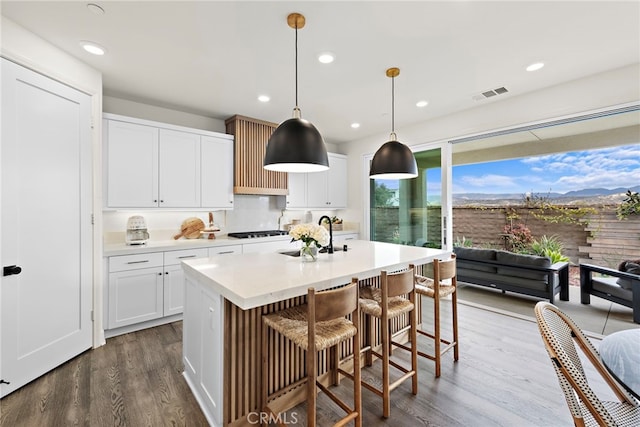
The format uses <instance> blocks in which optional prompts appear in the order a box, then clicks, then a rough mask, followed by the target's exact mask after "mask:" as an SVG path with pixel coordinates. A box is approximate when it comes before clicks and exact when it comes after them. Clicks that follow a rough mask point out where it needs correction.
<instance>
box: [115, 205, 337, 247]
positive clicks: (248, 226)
mask: <svg viewBox="0 0 640 427" xmlns="http://www.w3.org/2000/svg"><path fill="white" fill-rule="evenodd" d="M233 205H234V208H233V210H230V211H212V212H213V220H214V223H215V225H217V226H218V227H220V234H227V233H230V232H237V231H253V230H276V229H280V228H282V227H283V226H284V225H285V224H290V223H291V221H292V220H293V219H299V220H300V221H301V222H305V221H306V220H307V219H308V218H309V217H310V218H311V222H317V221H318V219H319V218H320V216H322V215H330V216H332V215H337V214H338V213H337V211H311V212H305V211H293V210H289V211H287V210H284V207H285V196H248V195H239V194H237V195H236V196H235V197H234V202H233ZM132 215H142V216H143V217H144V218H145V220H146V222H147V228H148V230H149V234H150V238H151V239H152V240H155V239H163V240H164V239H167V238H171V235H172V234H174V233H178V232H179V231H180V225H181V224H182V221H184V220H185V219H187V218H189V217H194V216H195V217H198V218H200V219H202V220H203V221H204V223H205V225H208V212H207V211H160V210H138V211H136V210H126V211H104V212H103V230H104V233H105V240H111V238H113V237H114V235H115V236H116V237H115V239H116V240H119V239H120V235H121V234H120V233H124V232H125V230H126V227H127V219H128V218H129V217H130V216H132ZM109 236H111V238H110V237H109Z"/></svg>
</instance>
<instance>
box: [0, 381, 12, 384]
mask: <svg viewBox="0 0 640 427" xmlns="http://www.w3.org/2000/svg"><path fill="white" fill-rule="evenodd" d="M0 384H11V383H10V382H9V381H5V380H0Z"/></svg>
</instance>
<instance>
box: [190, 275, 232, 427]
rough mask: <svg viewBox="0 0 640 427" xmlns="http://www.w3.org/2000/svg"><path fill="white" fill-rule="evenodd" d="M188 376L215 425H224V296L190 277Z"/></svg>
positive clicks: (192, 387) (193, 389) (194, 391)
mask: <svg viewBox="0 0 640 427" xmlns="http://www.w3.org/2000/svg"><path fill="white" fill-rule="evenodd" d="M185 286H186V299H185V317H184V319H183V322H184V328H183V331H184V334H183V340H182V358H183V362H184V378H185V380H186V381H187V383H188V384H189V387H190V388H191V390H192V392H193V393H194V395H195V396H196V399H197V401H198V402H199V403H200V405H202V407H203V409H204V410H203V412H204V414H205V416H206V417H207V420H208V421H209V424H211V425H214V426H221V425H223V419H222V418H223V410H222V407H223V406H222V404H223V401H222V399H223V397H222V384H223V380H224V378H223V374H224V370H223V357H224V352H223V351H221V349H223V348H224V298H223V297H222V296H221V295H220V294H218V293H216V292H213V291H211V290H210V289H206V288H204V287H203V286H201V285H199V284H198V283H197V282H195V281H194V280H191V278H189V277H187V278H186V285H185Z"/></svg>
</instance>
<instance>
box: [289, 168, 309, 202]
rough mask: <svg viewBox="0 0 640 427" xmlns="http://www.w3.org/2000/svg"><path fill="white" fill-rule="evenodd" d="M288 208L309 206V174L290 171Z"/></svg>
mask: <svg viewBox="0 0 640 427" xmlns="http://www.w3.org/2000/svg"><path fill="white" fill-rule="evenodd" d="M287 175H288V178H287V179H288V187H289V194H288V195H287V209H296V208H306V207H307V174H306V173H288V174H287Z"/></svg>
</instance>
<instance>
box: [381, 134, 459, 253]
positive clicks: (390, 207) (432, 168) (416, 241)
mask: <svg viewBox="0 0 640 427" xmlns="http://www.w3.org/2000/svg"><path fill="white" fill-rule="evenodd" d="M442 151H443V148H442V147H438V148H434V149H430V150H424V151H419V152H415V153H414V155H415V157H416V162H417V164H418V173H419V175H418V177H417V178H415V179H405V180H384V179H376V180H373V179H372V180H370V189H369V195H370V198H369V207H370V209H369V212H370V214H369V216H370V218H369V225H370V239H371V240H374V241H378V242H389V243H398V244H403V245H411V246H425V247H431V248H441V247H442V246H443V243H445V242H446V239H445V238H443V236H444V237H446V231H445V229H446V227H447V222H446V217H447V214H446V212H447V209H446V206H447V203H446V200H447V198H446V197H443V195H444V194H446V192H445V190H444V189H445V188H447V186H446V185H443V181H444V182H446V176H447V174H446V173H443V162H442V158H443V156H442V155H443V153H442ZM445 157H446V156H445ZM445 164H448V162H445ZM443 177H444V180H443ZM443 199H444V202H445V203H444V206H445V209H444V210H443Z"/></svg>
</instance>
